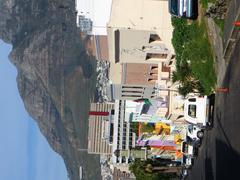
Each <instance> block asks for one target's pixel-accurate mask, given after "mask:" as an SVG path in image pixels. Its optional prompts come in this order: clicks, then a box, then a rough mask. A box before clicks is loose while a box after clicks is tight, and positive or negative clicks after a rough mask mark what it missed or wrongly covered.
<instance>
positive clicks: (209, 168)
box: [205, 158, 214, 180]
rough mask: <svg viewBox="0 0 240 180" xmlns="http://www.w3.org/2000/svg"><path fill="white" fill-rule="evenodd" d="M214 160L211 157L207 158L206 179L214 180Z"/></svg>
mask: <svg viewBox="0 0 240 180" xmlns="http://www.w3.org/2000/svg"><path fill="white" fill-rule="evenodd" d="M212 165H213V164H212V160H211V159H210V158H206V159H205V180H213V179H214V176H213V168H212Z"/></svg>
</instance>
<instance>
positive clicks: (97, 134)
mask: <svg viewBox="0 0 240 180" xmlns="http://www.w3.org/2000/svg"><path fill="white" fill-rule="evenodd" d="M90 111H96V112H109V115H108V116H100V115H90V116H89V119H88V153H89V154H112V145H111V144H112V141H113V139H112V138H113V115H112V114H113V113H112V112H113V111H114V104H106V103H92V104H91V108H90Z"/></svg>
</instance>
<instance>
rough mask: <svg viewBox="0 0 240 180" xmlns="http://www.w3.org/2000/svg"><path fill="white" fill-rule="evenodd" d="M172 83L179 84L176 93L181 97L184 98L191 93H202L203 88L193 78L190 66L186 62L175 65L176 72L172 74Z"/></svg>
mask: <svg viewBox="0 0 240 180" xmlns="http://www.w3.org/2000/svg"><path fill="white" fill-rule="evenodd" d="M172 81H173V83H175V82H179V83H180V86H179V88H178V91H179V93H180V94H181V95H183V96H186V95H187V94H189V93H191V92H193V93H202V92H204V88H203V87H202V85H201V83H200V81H199V80H198V79H196V78H195V77H194V74H193V73H192V70H191V68H190V65H189V64H188V63H187V62H182V63H178V64H177V66H176V71H174V72H173V74H172Z"/></svg>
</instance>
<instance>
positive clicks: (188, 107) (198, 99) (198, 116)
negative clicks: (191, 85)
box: [184, 96, 213, 128]
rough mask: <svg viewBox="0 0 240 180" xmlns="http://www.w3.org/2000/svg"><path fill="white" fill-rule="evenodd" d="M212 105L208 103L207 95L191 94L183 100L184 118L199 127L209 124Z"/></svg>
mask: <svg viewBox="0 0 240 180" xmlns="http://www.w3.org/2000/svg"><path fill="white" fill-rule="evenodd" d="M212 115H213V106H212V105H211V104H210V97H208V96H191V97H188V98H187V99H186V100H185V102H184V118H185V120H186V121H187V122H188V123H190V124H194V125H197V126H198V127H200V128H206V127H207V126H210V125H211V118H210V117H212Z"/></svg>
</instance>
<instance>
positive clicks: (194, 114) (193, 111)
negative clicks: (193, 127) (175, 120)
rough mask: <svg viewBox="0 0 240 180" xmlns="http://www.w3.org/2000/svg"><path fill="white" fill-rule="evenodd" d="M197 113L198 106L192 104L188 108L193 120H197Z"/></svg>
mask: <svg viewBox="0 0 240 180" xmlns="http://www.w3.org/2000/svg"><path fill="white" fill-rule="evenodd" d="M196 111H197V106H196V105H193V104H190V105H189V106H188V115H189V116H190V117H192V118H196Z"/></svg>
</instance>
